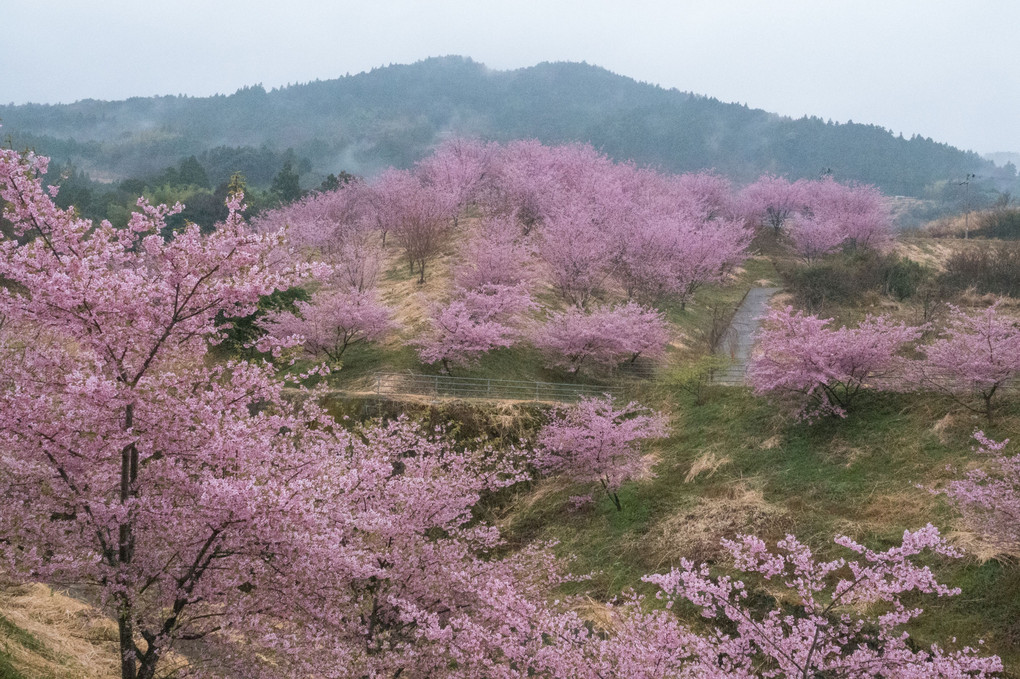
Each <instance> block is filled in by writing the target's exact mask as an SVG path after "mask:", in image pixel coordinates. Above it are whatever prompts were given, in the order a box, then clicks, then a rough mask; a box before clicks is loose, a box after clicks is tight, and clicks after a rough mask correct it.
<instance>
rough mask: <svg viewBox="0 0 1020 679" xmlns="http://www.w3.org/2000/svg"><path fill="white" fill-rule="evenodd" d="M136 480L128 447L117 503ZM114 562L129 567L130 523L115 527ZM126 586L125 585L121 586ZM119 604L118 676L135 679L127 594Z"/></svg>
mask: <svg viewBox="0 0 1020 679" xmlns="http://www.w3.org/2000/svg"><path fill="white" fill-rule="evenodd" d="M134 420H135V406H134V404H133V403H129V404H128V405H127V407H126V408H125V409H124V430H125V431H130V430H131V427H133V426H134ZM137 480H138V449H137V448H136V447H135V444H133V443H129V444H128V445H126V446H124V448H123V450H121V452H120V502H121V504H126V503H127V502H128V500H130V499H131V498H132V497H133V496H134V493H135V488H134V485H135V482H136V481H137ZM117 537H118V546H117V562H118V565H119V567H120V569H121V572H123V571H124V569H125V568H126V567H127V566H129V565H130V564H131V558H132V556H133V554H134V550H135V536H134V531H133V529H132V526H131V522H130V519H128V520H127V521H125V522H124V523H122V524H120V526H119V527H118V536H117ZM123 584H126V583H123ZM117 598H118V599H119V601H120V606H119V611H118V615H117V638H118V641H119V644H120V676H121V679H138V674H137V669H136V667H135V640H134V622H133V621H132V617H133V606H132V604H131V600H130V598H129V597H128V595H127V593H125V592H121V593H119V594H118V595H117Z"/></svg>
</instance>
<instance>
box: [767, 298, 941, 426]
mask: <svg viewBox="0 0 1020 679" xmlns="http://www.w3.org/2000/svg"><path fill="white" fill-rule="evenodd" d="M831 322H832V319H821V318H818V317H817V316H813V315H809V314H805V313H804V312H801V311H794V310H793V308H792V307H789V306H787V307H785V308H783V309H774V310H772V311H771V312H769V314H768V315H767V316H765V318H764V321H763V326H762V328H761V330H760V331H759V333H758V336H757V343H756V347H755V350H754V353H753V355H752V357H751V362H750V364H749V366H748V373H747V374H748V379H749V381H750V384H751V386H752V387H753V388H754V391H755V393H758V394H763V393H767V392H780V393H785V394H790V395H792V396H793V397H794V398H795V399H796V400H797V401H798V403H799V414H800V416H802V417H805V418H807V419H812V418H814V417H818V416H820V415H827V414H829V415H837V416H839V417H845V416H846V412H847V408H849V407H850V406H851V404H852V403H853V401H854V400H855V399H856V397H857V396H858V395H859V393H860V392H861V391H862V390H863V389H864V388H865V387H867V386H869V385H871V384H875V383H876V382H880V381H881V380H883V379H885V378H889V379H890V380H893V378H895V377H898V376H900V375H902V374H903V372H905V366H906V360H905V359H903V358H901V357H900V355H899V353H898V352H899V351H900V350H901V349H902V348H903V347H904V346H905V345H907V344H908V343H911V342H914V341H916V340H917V339H918V338H919V337H920V336H921V330H920V329H919V328H912V327H909V326H907V325H906V324H904V323H895V322H893V321H891V320H889V319H888V318H885V317H882V316H878V317H875V316H868V317H867V318H866V319H865V320H863V321H862V322H861V323H860V324H859V325H858V326H857V327H856V328H847V327H841V328H839V329H832V328H830V327H828V326H829V324H830V323H831Z"/></svg>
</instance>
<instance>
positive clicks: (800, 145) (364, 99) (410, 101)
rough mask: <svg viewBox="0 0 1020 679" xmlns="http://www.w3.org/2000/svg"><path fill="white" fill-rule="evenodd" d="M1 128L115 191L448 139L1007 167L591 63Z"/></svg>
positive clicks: (887, 186) (323, 170) (864, 174)
mask: <svg viewBox="0 0 1020 679" xmlns="http://www.w3.org/2000/svg"><path fill="white" fill-rule="evenodd" d="M0 121H2V123H3V125H4V127H3V134H4V136H5V137H7V138H9V140H10V143H11V144H13V145H14V146H15V147H17V148H24V147H31V148H35V149H36V150H38V151H39V152H42V153H45V154H48V155H50V156H52V157H54V159H55V160H57V161H58V162H62V163H66V162H72V163H74V164H75V166H76V167H78V168H79V169H81V170H84V171H85V172H88V173H89V174H91V175H92V176H93V178H98V179H110V180H112V179H123V178H125V177H138V176H145V175H149V174H152V173H155V172H158V171H159V170H161V169H163V168H165V167H167V166H172V165H176V164H177V163H178V162H180V161H181V159H182V158H187V157H189V156H191V155H194V156H196V158H197V159H198V160H199V161H200V162H201V163H202V165H203V166H204V167H205V169H206V170H207V171H208V173H209V175H210V179H211V180H212V181H213V182H214V183H216V182H220V181H223V179H224V176H225V175H228V174H229V173H230V172H232V171H235V170H239V171H242V172H244V173H245V174H246V175H247V176H248V179H249V181H252V182H254V183H257V184H263V185H264V184H265V183H267V182H268V181H269V179H270V178H271V177H272V176H273V175H274V174H275V173H276V171H277V170H278V169H279V167H280V164H281V162H283V160H284V159H287V160H290V159H294V158H295V157H296V158H297V159H302V160H303V159H307V161H309V162H308V163H305V164H304V165H305V167H304V169H306V170H308V174H306V179H305V180H304V182H303V183H306V184H309V185H312V184H316V183H318V181H319V180H320V179H321V177H322V176H324V175H326V174H327V173H336V172H339V171H340V170H348V171H352V172H356V173H361V174H372V173H374V172H376V171H378V170H379V169H381V168H383V167H386V166H389V165H396V166H408V165H410V164H411V163H413V162H414V161H416V160H417V159H419V158H420V157H422V156H423V155H424V154H425V153H426V152H427V150H428V149H430V148H431V147H432V146H433V145H435V144H436V143H437V142H438V141H440V140H441V139H442V138H444V137H447V136H451V135H468V136H474V137H479V138H484V139H493V140H499V141H506V140H510V139H517V138H535V139H538V140H540V141H542V142H545V143H549V144H557V143H564V142H569V141H582V142H589V143H591V144H593V145H594V146H596V147H597V148H600V149H602V150H603V151H604V152H606V153H607V154H609V155H610V156H612V157H613V158H615V159H618V160H627V159H630V160H634V161H636V162H637V163H640V164H648V165H654V166H657V167H659V168H662V169H665V170H669V171H677V172H681V171H689V170H697V169H702V168H715V169H716V170H717V171H719V172H723V173H726V174H728V175H730V176H732V177H733V178H735V179H736V180H738V181H744V180H750V179H753V178H754V177H756V176H758V175H759V174H761V173H763V172H766V171H768V172H774V173H778V174H785V175H788V176H790V177H791V178H793V177H817V176H818V175H819V174H820V173H822V172H825V171H831V172H832V173H833V174H834V175H835V176H836V177H837V178H838V179H841V180H861V181H866V182H870V183H874V184H877V185H878V186H879V187H880V188H882V189H883V190H884V191H885V192H886V193H891V194H903V195H921V194H922V193H923V191H924V189H925V187H926V186H928V185H931V184H933V183H935V182H937V181H938V180H951V179H954V178H959V177H964V176H966V174H967V173H968V172H975V173H978V174H981V175H983V176H986V177H987V176H990V175H994V174H995V172H996V169H995V167H994V165H992V163H990V162H989V161H987V160H984V159H982V158H981V157H980V156H978V155H977V154H976V153H972V152H965V151H961V150H959V149H956V148H953V147H951V146H949V145H947V144H941V143H937V142H934V141H932V140H931V139H923V138H921V137H914V138H911V139H905V138H903V137H897V136H894V135H893V134H892V133H890V132H889V131H887V130H885V129H883V128H881V127H878V126H875V125H861V124H855V123H847V124H833V123H831V122H825V121H823V120H821V119H819V118H801V119H799V120H793V119H790V118H786V117H781V116H778V115H774V114H771V113H768V112H765V111H762V110H759V109H751V108H748V107H747V106H744V105H739V104H730V103H723V102H720V101H718V100H716V99H712V98H709V97H704V96H699V95H694V94H690V93H686V92H679V91H677V90H666V89H663V88H661V87H658V86H655V85H650V84H647V83H640V82H637V81H635V80H633V79H630V78H626V77H623V76H619V75H615V74H613V73H610V72H609V71H607V70H605V69H602V68H599V67H596V66H591V65H588V64H584V63H580V64H579V63H543V64H539V65H537V66H534V67H531V68H524V69H519V70H515V71H493V70H489V69H487V68H486V67H485V66H484V65H482V64H479V63H476V62H474V61H472V60H470V59H466V58H462V57H443V58H434V59H428V60H425V61H422V62H418V63H415V64H411V65H394V66H388V67H384V68H378V69H375V70H373V71H371V72H368V73H361V74H358V75H353V76H346V77H342V78H339V79H336V80H328V81H316V82H311V83H307V84H301V85H293V86H288V87H285V88H281V89H277V90H272V91H266V90H265V89H264V88H263V87H261V86H259V85H256V86H254V87H246V88H243V89H241V90H239V91H237V92H235V93H234V94H232V95H229V96H225V95H216V96H213V97H203V98H198V97H184V96H164V97H149V98H132V99H128V100H126V101H117V102H105V101H96V100H85V101H80V102H77V103H74V104H67V105H64V104H61V105H38V104H28V105H22V106H13V105H9V106H0ZM288 149H293V151H292V153H287V150H288ZM999 172H1000V173H1001V172H1002V171H1001V170H1000V171H999Z"/></svg>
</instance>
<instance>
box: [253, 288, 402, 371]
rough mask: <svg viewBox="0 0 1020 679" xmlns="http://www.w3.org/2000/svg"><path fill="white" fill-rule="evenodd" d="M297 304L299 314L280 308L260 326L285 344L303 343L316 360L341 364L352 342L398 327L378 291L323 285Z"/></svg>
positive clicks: (367, 339)
mask: <svg viewBox="0 0 1020 679" xmlns="http://www.w3.org/2000/svg"><path fill="white" fill-rule="evenodd" d="M294 306H295V311H296V313H291V312H289V311H276V312H273V313H270V314H269V315H267V316H266V317H265V318H264V319H262V320H261V321H260V325H261V326H262V327H263V328H264V329H265V330H266V333H267V337H266V339H268V340H271V341H273V342H276V343H277V344H279V345H281V346H283V345H286V346H300V347H301V348H302V349H303V350H304V352H305V353H306V354H307V355H308V356H309V357H311V358H313V359H316V360H321V359H324V358H325V359H328V360H329V361H332V362H334V363H337V362H339V361H340V358H341V357H342V356H343V354H344V351H346V350H347V348H348V347H349V346H351V345H352V344H357V343H359V342H372V341H377V340H379V339H381V338H382V337H384V336H385V335H386V334H387V333H388V332H390V331H392V330H394V329H395V328H396V323H394V322H393V320H392V319H391V314H390V310H389V309H388V308H386V307H385V306H383V305H382V304H381V303H380V302H379V300H378V299H377V297H376V293H375V291H374V290H358V289H357V288H355V287H348V288H340V289H330V288H323V289H320V290H317V291H316V292H315V293H314V294H313V295H312V297H311V300H310V301H308V302H302V301H297V302H295V303H294ZM265 343H266V340H263V342H262V344H263V345H265Z"/></svg>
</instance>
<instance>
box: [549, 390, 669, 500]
mask: <svg viewBox="0 0 1020 679" xmlns="http://www.w3.org/2000/svg"><path fill="white" fill-rule="evenodd" d="M667 424H668V421H667V418H666V417H665V416H663V415H662V414H660V413H656V412H652V411H649V410H648V409H647V408H643V407H642V406H640V405H638V404H637V403H634V402H631V403H628V404H626V405H623V406H619V407H618V406H616V404H614V403H613V399H612V397H611V396H608V395H607V396H605V397H602V398H585V399H581V400H580V401H579V402H578V403H576V404H575V405H573V406H571V407H569V408H565V409H560V410H559V411H557V412H556V413H555V415H554V419H553V420H552V421H551V422H550V423H549V424H547V425H546V426H545V427H543V428H542V430H541V431H540V432H539V434H538V453H537V457H536V464H537V465H538V467H539V468H540V469H543V470H545V471H549V472H559V473H563V474H566V475H567V476H568V477H569V478H572V479H574V480H576V481H580V482H582V483H587V482H596V481H597V482H598V483H599V484H601V486H602V489H603V490H605V492H606V493H607V494H608V495H609V497H610V499H611V500H612V501H613V503H614V504H615V505H616V508H617V509H621V504H620V497H619V495H618V491H619V489H620V485H621V484H622V483H623V482H624V481H627V480H628V479H631V478H633V477H634V476H635V475H637V474H638V473H640V472H642V471H644V470H645V466H646V465H644V464H643V462H642V455H641V448H640V445H641V443H642V442H643V441H646V440H649V439H657V438H662V437H663V436H666V434H667V432H668V426H667Z"/></svg>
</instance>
